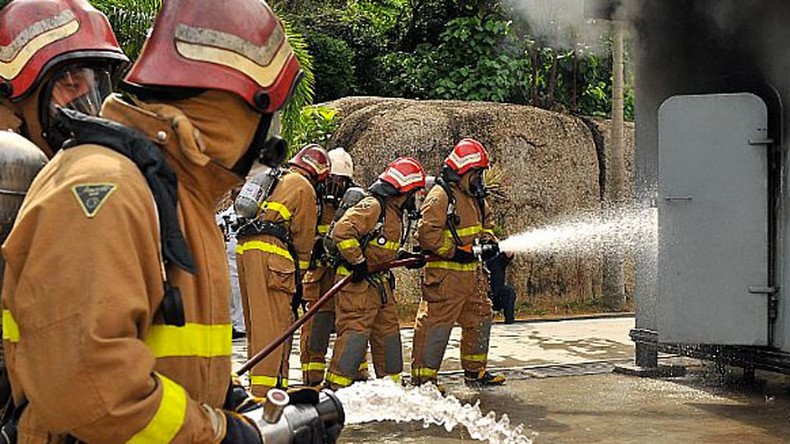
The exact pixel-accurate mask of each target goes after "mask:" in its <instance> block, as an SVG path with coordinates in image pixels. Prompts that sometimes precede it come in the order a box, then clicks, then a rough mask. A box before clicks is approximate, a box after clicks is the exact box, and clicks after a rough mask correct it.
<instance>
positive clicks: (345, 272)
mask: <svg viewBox="0 0 790 444" xmlns="http://www.w3.org/2000/svg"><path fill="white" fill-rule="evenodd" d="M335 274H336V275H338V276H350V275H351V272H350V271H348V268H346V267H345V266H344V265H341V266H339V267H337V270H335Z"/></svg>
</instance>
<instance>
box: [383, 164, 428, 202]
mask: <svg viewBox="0 0 790 444" xmlns="http://www.w3.org/2000/svg"><path fill="white" fill-rule="evenodd" d="M425 178H426V176H425V170H424V169H423V168H422V165H421V164H420V162H419V161H418V160H417V159H413V158H411V157H400V158H398V159H396V160H395V161H394V162H392V163H391V164H389V166H388V167H387V169H386V170H384V172H383V173H381V175H380V176H379V179H381V180H382V181H384V182H387V183H388V184H390V185H392V186H394V187H395V189H396V190H398V193H400V194H406V193H408V192H409V191H412V190H416V189H418V188H425Z"/></svg>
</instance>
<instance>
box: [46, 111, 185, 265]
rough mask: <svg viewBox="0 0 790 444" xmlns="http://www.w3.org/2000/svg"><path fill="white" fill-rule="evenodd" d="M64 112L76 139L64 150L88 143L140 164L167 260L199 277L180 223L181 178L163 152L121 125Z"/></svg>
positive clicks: (71, 140) (63, 116) (68, 126)
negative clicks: (179, 198) (105, 148)
mask: <svg viewBox="0 0 790 444" xmlns="http://www.w3.org/2000/svg"><path fill="white" fill-rule="evenodd" d="M60 112H61V117H62V119H61V121H62V125H63V126H64V127H65V129H66V130H68V131H69V132H70V133H71V134H72V135H73V136H74V137H73V138H72V139H70V140H69V141H67V142H66V143H65V144H64V145H63V149H69V148H73V147H75V146H78V145H85V144H95V145H102V146H104V147H107V148H109V149H111V150H113V151H115V152H118V153H120V154H122V155H124V156H126V157H127V158H128V159H129V160H131V161H132V162H133V163H134V164H135V165H137V167H138V168H139V169H140V172H141V173H142V174H143V177H145V180H146V182H147V183H148V187H149V188H150V189H151V193H152V194H153V196H154V201H155V202H156V210H157V213H158V214H159V220H160V223H159V230H160V238H161V243H162V253H163V255H164V259H165V261H170V262H172V263H173V264H174V265H176V266H177V267H179V268H181V269H183V270H185V271H187V272H189V273H192V274H196V273H197V267H196V265H195V260H194V258H193V257H192V253H191V252H190V251H189V246H188V245H187V243H186V240H185V239H184V234H183V233H182V232H181V227H180V226H179V224H178V212H177V208H178V178H177V177H176V174H175V172H173V170H172V169H171V168H170V166H169V165H168V164H167V161H166V160H165V156H164V153H163V152H162V150H161V149H160V148H159V147H158V146H156V145H155V144H154V143H153V142H151V141H150V140H148V139H147V138H146V137H145V135H143V134H142V133H140V132H138V131H135V130H133V129H131V128H127V127H125V126H123V125H121V124H118V123H115V122H112V121H110V120H106V119H101V118H98V117H91V116H87V115H85V114H82V113H79V112H77V111H72V110H69V109H65V108H61V109H60Z"/></svg>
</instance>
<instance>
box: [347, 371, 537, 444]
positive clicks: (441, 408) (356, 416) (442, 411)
mask: <svg viewBox="0 0 790 444" xmlns="http://www.w3.org/2000/svg"><path fill="white" fill-rule="evenodd" d="M337 396H338V398H339V399H340V401H341V402H342V403H343V408H344V410H345V413H346V424H360V423H366V422H373V421H395V422H409V421H422V422H423V426H424V427H426V428H427V427H430V426H431V425H432V424H435V425H438V426H441V427H444V429H445V430H447V431H448V432H450V431H452V430H453V429H454V428H455V427H456V426H457V425H462V426H464V427H466V430H467V431H468V432H469V435H470V437H471V438H472V439H475V440H479V441H488V442H489V443H491V444H530V443H531V442H532V441H531V440H530V439H529V438H528V437H527V436H525V435H524V430H523V429H524V427H523V425H521V424H519V425H518V426H516V427H512V426H511V425H510V420H509V419H508V417H507V415H502V416H501V417H500V418H499V419H498V420H497V417H496V412H493V411H492V412H488V414H486V415H484V414H483V412H482V411H481V410H480V405H479V401H478V402H476V403H475V404H474V405H472V404H463V403H461V402H460V401H459V400H458V399H456V398H455V397H454V396H452V395H448V396H446V397H443V396H442V395H441V393H439V391H438V390H437V389H436V388H435V387H434V386H432V385H422V386H420V387H402V386H400V385H397V384H396V383H395V382H393V381H391V380H389V379H378V380H374V381H369V382H364V383H357V384H354V385H352V386H351V387H349V388H345V389H342V390H339V391H338V392H337Z"/></svg>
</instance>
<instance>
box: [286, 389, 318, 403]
mask: <svg viewBox="0 0 790 444" xmlns="http://www.w3.org/2000/svg"><path fill="white" fill-rule="evenodd" d="M318 394H319V389H318V388H317V387H299V388H292V389H289V390H288V398H289V399H290V401H289V402H288V404H310V405H316V404H318Z"/></svg>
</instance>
